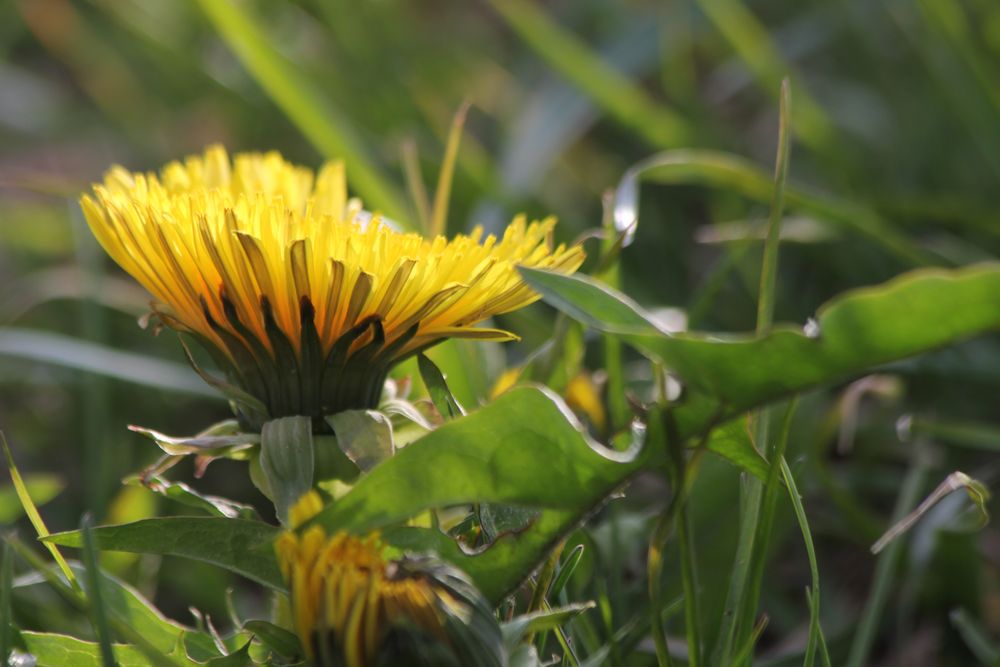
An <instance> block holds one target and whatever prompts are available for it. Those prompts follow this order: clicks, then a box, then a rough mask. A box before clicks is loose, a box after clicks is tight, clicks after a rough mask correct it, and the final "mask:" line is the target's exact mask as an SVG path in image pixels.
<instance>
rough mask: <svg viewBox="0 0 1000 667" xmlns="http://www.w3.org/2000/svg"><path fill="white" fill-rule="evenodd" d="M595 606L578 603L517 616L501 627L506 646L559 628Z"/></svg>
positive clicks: (588, 603)
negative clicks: (532, 635)
mask: <svg viewBox="0 0 1000 667" xmlns="http://www.w3.org/2000/svg"><path fill="white" fill-rule="evenodd" d="M595 606H596V605H595V604H594V603H593V602H577V603H575V604H569V605H566V606H565V607H556V608H554V609H544V610H541V611H536V612H532V613H530V614H522V615H521V616H517V617H515V618H513V619H511V620H510V621H507V622H506V623H504V624H503V625H501V626H500V629H501V630H502V631H503V640H504V644H506V645H507V646H508V647H513V645H514V644H516V643H517V642H519V641H521V638H522V637H524V636H526V635H530V634H535V633H538V632H543V631H545V630H553V629H555V628H558V627H559V626H560V625H562V624H563V623H565V622H566V621H569V620H570V619H572V618H575V617H576V616H579V615H580V614H582V613H583V612H585V611H587V610H588V609H593V608H594V607H595Z"/></svg>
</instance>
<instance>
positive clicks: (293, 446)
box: [260, 417, 315, 523]
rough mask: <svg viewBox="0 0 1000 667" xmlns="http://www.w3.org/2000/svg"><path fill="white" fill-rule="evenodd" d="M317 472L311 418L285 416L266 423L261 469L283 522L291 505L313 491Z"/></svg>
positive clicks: (261, 445) (261, 447)
mask: <svg viewBox="0 0 1000 667" xmlns="http://www.w3.org/2000/svg"><path fill="white" fill-rule="evenodd" d="M314 469H315V464H314V454H313V434H312V420H311V419H310V418H309V417H282V418H280V419H274V420H271V421H269V422H267V423H266V424H264V428H263V429H262V430H261V434H260V470H261V472H262V473H263V476H264V479H265V480H266V485H267V488H268V489H269V490H270V491H271V494H272V498H271V500H272V501H273V502H274V507H275V510H276V511H277V515H278V519H279V520H280V521H281V522H282V523H286V522H287V520H288V512H289V510H290V509H291V507H292V505H294V504H295V502H296V501H297V500H298V499H299V498H301V497H302V495H303V494H305V493H306V492H307V491H309V489H311V488H312V485H313V472H314Z"/></svg>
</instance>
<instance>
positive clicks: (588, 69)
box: [490, 0, 692, 148]
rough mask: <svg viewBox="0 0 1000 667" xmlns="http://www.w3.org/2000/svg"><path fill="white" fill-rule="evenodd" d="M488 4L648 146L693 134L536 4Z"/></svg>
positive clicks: (501, 0) (514, 0) (503, 0)
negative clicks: (648, 144)
mask: <svg viewBox="0 0 1000 667" xmlns="http://www.w3.org/2000/svg"><path fill="white" fill-rule="evenodd" d="M490 4H491V5H492V6H493V8H494V9H495V10H496V11H497V13H499V14H500V16H501V17H502V18H503V19H504V20H505V21H506V22H507V24H508V25H510V27H511V28H513V29H514V30H515V31H516V32H517V34H518V35H519V36H520V37H521V39H523V40H524V41H525V42H527V44H528V46H530V47H531V48H532V49H533V50H534V51H535V52H536V53H537V54H538V55H539V56H540V57H541V58H543V59H544V60H545V61H546V62H547V63H549V65H551V66H552V67H553V68H554V69H555V70H556V71H558V72H559V73H560V74H562V75H563V76H564V77H566V78H567V79H569V80H570V81H571V82H572V83H573V85H575V86H576V87H577V88H579V89H580V90H581V91H583V92H584V93H585V94H586V95H588V96H589V97H590V98H591V99H592V100H594V102H596V103H597V104H598V105H600V106H601V107H602V108H603V109H604V110H605V111H606V112H607V113H608V114H609V115H610V116H612V117H613V118H615V119H616V120H617V121H618V122H619V123H621V124H622V125H624V126H625V127H628V128H630V129H632V130H634V131H635V132H636V133H637V134H639V135H640V136H641V137H643V138H644V139H645V140H646V141H648V142H649V143H650V145H652V146H655V147H658V148H668V147H671V146H677V145H678V144H681V143H683V142H685V141H687V140H688V139H689V138H690V137H691V134H692V131H691V128H690V126H689V125H688V123H687V121H686V120H685V119H684V118H683V117H681V116H680V115H678V114H677V113H675V112H674V111H672V110H670V109H667V108H666V107H664V106H663V105H661V104H657V103H656V102H654V101H653V100H652V99H650V97H649V96H648V95H647V94H646V93H645V92H644V91H643V90H642V88H640V87H638V86H636V85H635V84H633V83H632V82H631V81H629V80H628V78H627V77H625V76H623V75H622V74H621V73H619V72H618V71H617V70H615V69H613V68H611V67H610V66H609V65H608V64H607V62H606V61H605V59H603V58H602V57H601V56H600V55H598V54H596V53H594V52H593V51H592V50H591V49H590V48H588V47H587V45H586V44H584V43H583V42H582V41H581V40H580V39H578V38H577V37H576V36H575V35H573V34H572V33H570V32H569V31H567V30H565V29H564V28H563V27H562V26H560V25H559V24H558V23H557V22H556V21H554V20H553V19H552V18H550V17H549V16H547V15H546V14H545V13H544V12H543V11H542V10H541V9H540V8H539V7H540V5H539V4H537V3H532V2H525V1H524V0H490Z"/></svg>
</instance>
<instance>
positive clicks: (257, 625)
mask: <svg viewBox="0 0 1000 667" xmlns="http://www.w3.org/2000/svg"><path fill="white" fill-rule="evenodd" d="M243 630H244V632H250V633H252V634H253V635H254V636H255V637H257V639H258V640H259V641H260V642H261V643H262V644H264V646H266V647H267V648H269V649H271V650H272V651H274V652H275V653H277V654H278V655H280V656H282V657H284V658H287V659H289V660H295V659H300V658H301V657H302V655H303V651H302V644H301V643H300V642H299V638H298V637H297V636H295V633H292V632H289V631H288V630H286V629H284V628H282V627H278V626H277V625H275V624H273V623H268V622H267V621H247V622H246V623H244V624H243Z"/></svg>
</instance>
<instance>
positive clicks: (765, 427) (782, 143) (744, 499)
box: [715, 79, 791, 665]
mask: <svg viewBox="0 0 1000 667" xmlns="http://www.w3.org/2000/svg"><path fill="white" fill-rule="evenodd" d="M790 106H791V90H790V86H789V83H788V80H787V79H785V81H783V82H782V84H781V104H780V109H779V113H780V117H779V124H778V151H777V157H776V159H775V166H774V193H773V195H772V200H771V214H770V218H769V220H768V229H767V238H766V239H765V241H764V258H763V265H762V267H761V273H760V295H759V297H758V302H757V335H758V336H763V335H765V334H767V333H768V332H769V331H770V330H771V325H772V324H773V322H774V302H775V296H774V292H775V285H776V282H777V274H778V248H779V240H780V232H781V216H782V209H783V207H784V198H785V182H786V181H787V178H788V156H789V149H790V141H789V139H790V117H789V108H790ZM769 431H770V413H769V411H768V410H767V409H764V410H761V411H760V413H759V414H758V416H757V420H756V429H755V432H756V440H757V444H758V446H759V447H764V448H765V449H767V443H768V441H769V438H770V432H769ZM776 465H777V462H776V461H773V460H772V468H773V467H774V466H776ZM762 496H763V487H762V485H761V483H760V481H759V480H757V479H756V478H754V477H749V478H746V479H745V482H744V486H743V487H742V493H741V495H740V534H739V542H738V544H737V548H736V558H735V561H734V563H733V570H732V572H731V574H730V579H729V592H728V594H727V596H726V606H725V610H726V611H725V615H724V616H723V620H722V630H721V632H720V633H719V643H718V645H717V646H716V651H715V655H716V657H717V658H719V659H718V661H717V662H718V663H719V664H723V665H730V664H733V663H732V657H733V651H734V650H735V648H736V647H737V646H740V647H742V646H744V645H745V644H746V642H747V641H748V640H749V638H750V635H751V632H752V628H753V624H754V616H755V614H756V612H757V610H756V602H754V604H753V605H749V604H748V602H747V600H746V596H747V580H748V578H749V576H750V572H751V570H752V569H753V564H754V555H755V553H756V549H755V540H756V537H757V525H758V521H759V519H760V509H761V501H762ZM748 607H749V608H748ZM751 654H752V651H751ZM750 657H752V656H750Z"/></svg>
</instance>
